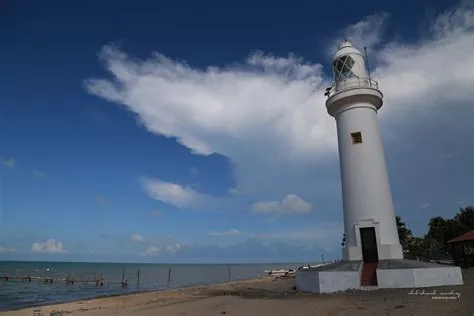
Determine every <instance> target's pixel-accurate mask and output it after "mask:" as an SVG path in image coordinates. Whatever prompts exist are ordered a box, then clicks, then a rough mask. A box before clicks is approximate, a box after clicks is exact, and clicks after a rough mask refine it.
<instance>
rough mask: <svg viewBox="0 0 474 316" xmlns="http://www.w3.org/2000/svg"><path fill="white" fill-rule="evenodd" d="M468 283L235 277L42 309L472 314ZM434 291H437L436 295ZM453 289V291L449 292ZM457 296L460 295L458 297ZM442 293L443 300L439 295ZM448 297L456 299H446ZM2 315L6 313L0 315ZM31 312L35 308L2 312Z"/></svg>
mask: <svg viewBox="0 0 474 316" xmlns="http://www.w3.org/2000/svg"><path fill="white" fill-rule="evenodd" d="M463 276H464V285H462V286H448V287H439V288H436V289H434V288H429V289H424V293H423V292H421V289H419V291H418V293H416V291H415V290H413V291H411V289H398V290H375V291H348V292H344V293H337V294H323V295H318V294H309V293H299V292H296V291H295V289H294V288H295V280H294V279H286V280H274V279H271V278H261V279H253V280H247V281H237V282H232V283H227V284H219V285H212V286H200V287H191V288H184V289H179V290H171V291H164V292H153V293H143V294H136V295H130V296H122V297H112V298H103V299H95V300H91V301H82V302H73V303H66V304H60V305H56V306H48V307H44V308H42V312H43V313H44V316H47V315H49V313H50V312H51V311H52V310H57V311H62V312H63V313H64V314H66V313H67V314H72V315H74V316H76V315H77V316H80V315H81V316H82V315H83V316H99V315H100V316H108V315H136V316H152V315H153V316H154V315H160V316H175V315H176V316H177V315H196V316H211V315H239V316H253V315H255V316H257V315H258V316H262V315H264V316H272V315H275V316H305V315H311V316H314V315H351V316H358V315H361V316H362V315H363V316H369V315H377V316H378V315H403V316H407V315H430V316H435V315H440V316H447V315H449V316H455V315H462V316H473V315H474V270H473V269H471V270H463ZM434 290H436V293H437V295H433V294H432V293H433V291H434ZM447 293H452V294H447ZM456 294H458V295H456ZM440 297H441V298H440ZM446 297H453V298H452V299H446ZM0 315H2V314H1V313H0ZM26 315H28V316H31V315H33V309H25V310H20V311H13V312H5V313H3V315H2V316H26Z"/></svg>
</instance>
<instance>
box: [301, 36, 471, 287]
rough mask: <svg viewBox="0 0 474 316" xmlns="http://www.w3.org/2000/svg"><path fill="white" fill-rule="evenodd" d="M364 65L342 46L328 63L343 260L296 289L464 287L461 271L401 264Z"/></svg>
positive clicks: (376, 105)
mask: <svg viewBox="0 0 474 316" xmlns="http://www.w3.org/2000/svg"><path fill="white" fill-rule="evenodd" d="M365 62H366V60H365V58H364V55H362V54H361V52H360V51H359V50H357V49H355V48H354V47H353V46H352V45H351V43H349V42H347V41H344V42H342V44H341V45H339V48H338V50H337V52H336V54H335V55H334V58H333V62H332V67H333V74H334V81H335V82H334V85H333V86H332V87H330V88H328V89H327V90H326V95H327V97H328V99H327V101H326V107H327V111H328V113H329V114H330V115H331V116H333V117H334V118H335V119H336V124H337V139H338V143H339V160H340V166H341V182H342V195H343V206H344V231H345V245H344V246H343V248H342V252H343V258H344V260H343V261H340V262H335V263H331V264H327V265H324V266H317V267H311V266H310V267H309V268H307V269H301V270H299V271H297V272H296V288H297V289H298V290H299V291H304V292H314V293H334V292H338V291H345V290H348V289H364V288H366V287H367V286H370V287H371V288H373V287H377V288H385V289H387V288H419V287H433V286H446V285H461V284H463V278H462V272H461V269H460V268H459V267H454V266H446V265H439V264H434V263H428V262H423V261H416V260H406V259H404V258H403V250H402V247H401V245H400V240H399V238H398V231H397V224H396V219H395V213H394V210H393V203H392V195H391V193H390V185H389V182H388V175H387V167H386V165H385V157H384V152H383V146H382V139H381V137H380V130H379V123H378V120H377V111H378V110H379V109H380V108H381V107H382V103H383V95H382V92H381V91H380V90H379V87H378V83H377V82H376V81H374V80H372V79H371V78H370V74H369V72H368V70H367V67H366V63H365Z"/></svg>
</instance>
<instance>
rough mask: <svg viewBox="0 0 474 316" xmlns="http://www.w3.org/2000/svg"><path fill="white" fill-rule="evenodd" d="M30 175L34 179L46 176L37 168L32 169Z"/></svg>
mask: <svg viewBox="0 0 474 316" xmlns="http://www.w3.org/2000/svg"><path fill="white" fill-rule="evenodd" d="M31 176H32V177H33V178H36V179H41V178H44V177H46V173H44V172H41V171H38V170H32V171H31Z"/></svg>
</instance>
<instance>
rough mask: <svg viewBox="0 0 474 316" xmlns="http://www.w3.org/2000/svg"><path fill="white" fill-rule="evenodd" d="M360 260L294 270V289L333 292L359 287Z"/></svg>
mask: <svg viewBox="0 0 474 316" xmlns="http://www.w3.org/2000/svg"><path fill="white" fill-rule="evenodd" d="M361 269H362V264H361V262H360V261H339V262H336V263H331V264H328V265H325V266H321V267H318V268H316V269H310V270H300V271H297V272H296V289H297V290H298V291H301V292H311V293H335V292H340V291H346V290H350V289H356V290H358V289H360V272H361Z"/></svg>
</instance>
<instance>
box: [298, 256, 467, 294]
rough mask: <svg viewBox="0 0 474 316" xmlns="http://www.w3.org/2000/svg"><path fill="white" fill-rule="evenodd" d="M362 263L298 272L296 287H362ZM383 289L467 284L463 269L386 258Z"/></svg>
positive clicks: (332, 290) (380, 267) (382, 265)
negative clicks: (464, 279) (464, 280)
mask: <svg viewBox="0 0 474 316" xmlns="http://www.w3.org/2000/svg"><path fill="white" fill-rule="evenodd" d="M361 270H362V263H361V262H360V261H342V262H337V263H332V264H329V265H326V266H322V267H318V268H316V269H311V270H301V271H297V272H296V289H297V290H298V291H301V292H311V293H336V292H340V291H346V290H351V289H354V290H360V289H362V288H361V286H360V277H361ZM376 273H377V287H378V288H379V289H396V288H411V289H414V288H427V287H436V286H455V285H463V284H464V282H463V277H462V271H461V268H459V267H455V266H445V265H440V264H434V263H429V262H422V261H414V260H406V259H404V260H382V261H380V262H379V264H378V267H377V271H376Z"/></svg>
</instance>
